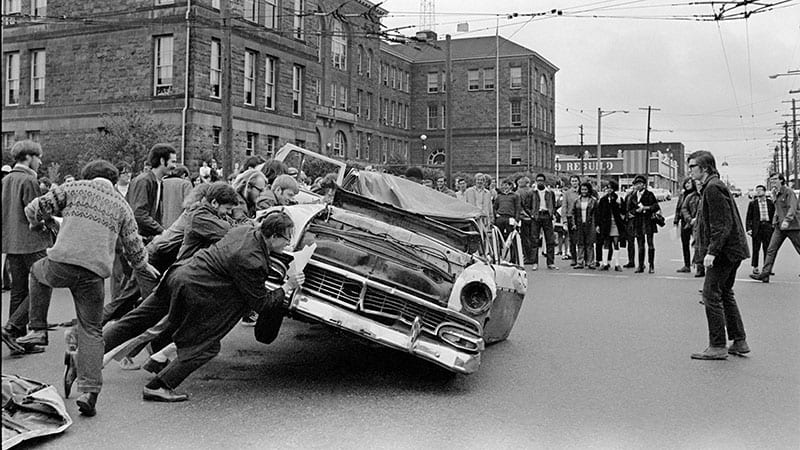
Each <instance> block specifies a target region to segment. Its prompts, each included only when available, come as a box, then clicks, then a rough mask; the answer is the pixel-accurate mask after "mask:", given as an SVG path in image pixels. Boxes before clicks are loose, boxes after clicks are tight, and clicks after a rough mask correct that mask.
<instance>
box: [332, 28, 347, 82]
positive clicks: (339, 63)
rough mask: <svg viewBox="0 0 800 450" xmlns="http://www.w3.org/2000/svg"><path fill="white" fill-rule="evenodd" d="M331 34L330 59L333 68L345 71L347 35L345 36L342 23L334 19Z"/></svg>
mask: <svg viewBox="0 0 800 450" xmlns="http://www.w3.org/2000/svg"><path fill="white" fill-rule="evenodd" d="M331 32H332V35H333V36H332V37H331V59H333V67H335V68H337V69H341V70H347V35H345V30H344V26H343V25H342V22H341V21H339V20H336V19H334V20H333V27H332V29H331Z"/></svg>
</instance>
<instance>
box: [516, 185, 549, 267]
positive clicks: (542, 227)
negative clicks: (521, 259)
mask: <svg viewBox="0 0 800 450" xmlns="http://www.w3.org/2000/svg"><path fill="white" fill-rule="evenodd" d="M546 180H547V178H546V177H545V176H544V174H543V173H539V174H536V186H535V187H534V188H533V189H531V190H530V192H529V193H528V195H527V196H526V197H525V198H524V199H523V201H522V209H524V210H525V212H526V213H528V215H529V216H531V245H532V246H533V249H532V251H531V261H532V262H533V270H536V269H538V267H539V264H538V263H539V248H541V246H542V243H544V245H545V246H546V247H545V248H546V249H547V253H546V254H547V268H548V269H550V270H558V266H556V263H555V253H556V242H555V234H554V233H553V219H554V218H555V214H556V206H557V205H556V195H555V194H554V193H553V191H551V190H550V189H548V188H547V186H546V185H545V181H546ZM540 235H543V238H541V237H540Z"/></svg>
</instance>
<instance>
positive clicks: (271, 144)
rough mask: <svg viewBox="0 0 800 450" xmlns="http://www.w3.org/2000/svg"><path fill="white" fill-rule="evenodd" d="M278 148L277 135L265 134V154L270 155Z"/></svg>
mask: <svg viewBox="0 0 800 450" xmlns="http://www.w3.org/2000/svg"><path fill="white" fill-rule="evenodd" d="M277 149H278V136H267V156H268V157H270V158H271V157H272V155H274V154H275V150H277Z"/></svg>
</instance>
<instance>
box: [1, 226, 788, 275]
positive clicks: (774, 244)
mask: <svg viewBox="0 0 800 450" xmlns="http://www.w3.org/2000/svg"><path fill="white" fill-rule="evenodd" d="M786 238H789V240H790V241H792V245H794V249H795V251H796V252H797V254H799V255H800V230H781V229H780V228H779V227H778V226H776V227H775V230H773V231H772V237H771V238H770V240H769V248H767V256H766V258H764V267H763V268H762V269H761V271H762V272H766V273H772V266H773V265H775V258H776V257H777V256H778V249H780V248H781V245H783V241H784V240H786ZM11 276H12V277H13V276H14V274H13V273H12V274H11Z"/></svg>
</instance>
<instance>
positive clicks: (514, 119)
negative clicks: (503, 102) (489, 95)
mask: <svg viewBox="0 0 800 450" xmlns="http://www.w3.org/2000/svg"><path fill="white" fill-rule="evenodd" d="M520 125H522V102H520V101H519V100H511V126H512V127H518V126H520Z"/></svg>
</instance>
